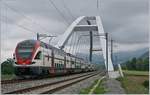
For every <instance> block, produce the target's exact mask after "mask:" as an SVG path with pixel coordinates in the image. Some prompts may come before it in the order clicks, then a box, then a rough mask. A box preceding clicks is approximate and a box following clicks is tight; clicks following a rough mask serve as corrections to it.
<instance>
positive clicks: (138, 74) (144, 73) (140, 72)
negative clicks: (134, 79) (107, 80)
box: [123, 70, 149, 76]
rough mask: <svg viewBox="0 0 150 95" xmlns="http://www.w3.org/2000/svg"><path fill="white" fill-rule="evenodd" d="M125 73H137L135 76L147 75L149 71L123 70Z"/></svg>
mask: <svg viewBox="0 0 150 95" xmlns="http://www.w3.org/2000/svg"><path fill="white" fill-rule="evenodd" d="M123 73H124V74H125V75H135V76H147V75H149V71H129V70H123Z"/></svg>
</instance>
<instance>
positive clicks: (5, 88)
mask: <svg viewBox="0 0 150 95" xmlns="http://www.w3.org/2000/svg"><path fill="white" fill-rule="evenodd" d="M89 73H91V72H89ZM85 74H88V73H82V74H75V75H69V76H63V77H55V78H49V79H42V80H34V81H28V82H21V83H13V84H1V91H2V93H6V92H11V91H15V90H18V89H24V88H28V87H34V86H38V85H42V84H47V83H52V82H56V81H60V80H64V79H68V78H72V77H77V76H79V75H85Z"/></svg>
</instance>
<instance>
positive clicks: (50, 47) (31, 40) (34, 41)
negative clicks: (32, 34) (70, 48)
mask: <svg viewBox="0 0 150 95" xmlns="http://www.w3.org/2000/svg"><path fill="white" fill-rule="evenodd" d="M26 42H28V43H30V44H32V45H35V44H36V43H37V42H39V43H40V46H42V47H44V48H47V49H53V50H56V51H58V52H59V51H60V52H61V53H63V54H66V55H69V56H71V57H75V58H78V59H80V60H84V59H83V58H79V57H77V56H75V55H72V54H70V53H66V52H65V51H63V50H60V49H58V48H56V47H54V46H52V45H49V44H47V43H44V42H42V41H38V40H33V39H29V40H24V41H21V42H19V43H18V44H22V43H26ZM84 61H85V60H84Z"/></svg>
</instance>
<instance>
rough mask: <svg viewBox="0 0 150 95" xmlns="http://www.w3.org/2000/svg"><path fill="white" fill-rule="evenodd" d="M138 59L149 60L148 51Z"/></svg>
mask: <svg viewBox="0 0 150 95" xmlns="http://www.w3.org/2000/svg"><path fill="white" fill-rule="evenodd" d="M139 58H149V51H147V52H145V53H144V54H143V55H141V56H140V57H139Z"/></svg>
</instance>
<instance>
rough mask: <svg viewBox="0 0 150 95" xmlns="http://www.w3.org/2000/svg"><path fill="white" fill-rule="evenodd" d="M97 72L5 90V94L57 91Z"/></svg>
mask: <svg viewBox="0 0 150 95" xmlns="http://www.w3.org/2000/svg"><path fill="white" fill-rule="evenodd" d="M97 74H99V72H96V73H95V72H94V73H93V72H92V73H89V74H86V75H80V76H77V77H74V78H69V79H65V80H61V81H57V82H53V83H47V84H42V85H38V86H34V87H29V88H25V89H19V90H16V91H12V92H7V93H5V94H24V93H26V94H32V93H34V94H35V93H37V94H38V93H41V94H46V93H53V92H55V91H58V90H60V89H63V88H65V87H68V86H70V85H72V84H75V83H77V82H80V81H82V80H85V79H87V78H90V77H92V76H95V75H97Z"/></svg>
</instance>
